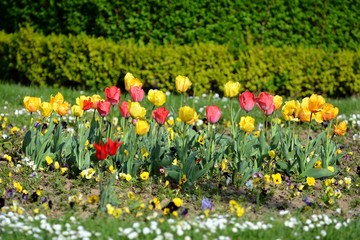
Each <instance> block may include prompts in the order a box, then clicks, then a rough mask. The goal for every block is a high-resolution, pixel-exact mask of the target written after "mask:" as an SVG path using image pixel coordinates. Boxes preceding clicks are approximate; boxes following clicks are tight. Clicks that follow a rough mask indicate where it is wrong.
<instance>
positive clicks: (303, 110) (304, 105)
mask: <svg viewBox="0 0 360 240" xmlns="http://www.w3.org/2000/svg"><path fill="white" fill-rule="evenodd" d="M309 99H310V98H308V97H306V98H303V100H302V102H301V104H300V111H299V114H298V116H299V118H300V120H301V121H302V122H310V117H311V120H313V119H315V121H316V122H318V123H322V122H323V116H322V115H323V113H322V112H314V113H312V112H311V111H310V110H309Z"/></svg>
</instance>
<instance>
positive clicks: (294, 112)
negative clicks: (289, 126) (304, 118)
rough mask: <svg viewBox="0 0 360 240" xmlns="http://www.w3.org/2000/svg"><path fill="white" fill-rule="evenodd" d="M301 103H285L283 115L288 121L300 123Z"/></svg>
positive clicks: (292, 101)
mask: <svg viewBox="0 0 360 240" xmlns="http://www.w3.org/2000/svg"><path fill="white" fill-rule="evenodd" d="M299 111H300V102H299V101H295V100H291V101H288V102H285V105H284V106H283V108H282V114H283V117H284V119H285V120H286V121H299V118H298V117H299Z"/></svg>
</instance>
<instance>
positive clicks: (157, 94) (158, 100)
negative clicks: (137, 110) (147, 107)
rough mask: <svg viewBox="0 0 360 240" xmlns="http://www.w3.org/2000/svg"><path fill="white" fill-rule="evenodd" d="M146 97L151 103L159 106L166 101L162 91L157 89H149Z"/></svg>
mask: <svg viewBox="0 0 360 240" xmlns="http://www.w3.org/2000/svg"><path fill="white" fill-rule="evenodd" d="M148 99H149V101H150V102H151V103H152V104H154V105H155V106H157V107H160V106H162V105H164V103H165V102H166V94H165V93H164V92H163V91H160V90H157V89H155V90H153V89H150V90H149V92H148Z"/></svg>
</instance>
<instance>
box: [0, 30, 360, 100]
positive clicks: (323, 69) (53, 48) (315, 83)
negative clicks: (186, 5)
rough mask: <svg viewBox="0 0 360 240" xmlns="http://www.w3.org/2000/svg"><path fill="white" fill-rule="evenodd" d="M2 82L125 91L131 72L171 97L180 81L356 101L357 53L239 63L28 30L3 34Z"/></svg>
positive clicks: (207, 51) (198, 51) (245, 58)
mask: <svg viewBox="0 0 360 240" xmlns="http://www.w3.org/2000/svg"><path fill="white" fill-rule="evenodd" d="M0 54H1V56H3V57H2V58H1V68H0V69H1V71H2V72H1V73H0V74H1V75H2V76H5V78H8V79H11V80H13V81H16V82H22V83H24V84H36V85H40V86H46V85H49V86H54V87H59V86H65V87H76V88H82V89H103V88H104V87H106V86H110V85H113V84H116V85H118V86H120V87H122V86H123V79H124V76H125V74H126V72H132V73H133V74H134V75H135V76H137V77H138V78H140V79H141V80H142V81H143V82H144V83H145V85H144V87H145V88H147V89H149V88H159V89H164V90H171V91H174V87H175V84H174V81H175V78H176V76H177V75H186V76H188V77H189V78H190V79H191V81H193V83H194V85H193V88H192V89H193V90H194V91H195V94H197V95H199V94H201V93H204V92H210V91H213V92H219V93H222V87H223V85H224V84H225V83H226V82H227V81H229V80H233V81H239V82H240V83H241V84H242V86H243V89H244V90H245V89H246V90H250V91H270V92H272V93H276V94H281V95H284V96H291V97H296V96H308V95H309V94H311V93H320V94H325V95H327V96H332V97H342V96H350V95H355V94H359V93H360V50H358V51H345V50H343V51H339V52H331V51H326V50H324V49H315V48H304V47H297V48H293V47H286V46H285V47H282V48H277V47H274V46H260V45H255V46H249V47H248V50H246V51H238V52H237V53H236V57H234V55H233V54H232V53H230V51H229V49H228V48H227V47H225V46H222V45H217V44H213V43H201V44H196V45H193V46H189V45H185V46H180V45H164V46H156V45H153V44H147V45H144V44H143V45H139V44H136V43H134V42H132V41H124V42H122V43H120V44H115V43H114V42H113V41H111V40H105V39H103V38H90V37H87V36H86V35H79V36H70V37H67V36H63V35H50V36H43V35H42V34H38V33H35V32H33V30H32V29H31V28H24V29H21V30H20V32H19V33H17V34H5V33H4V32H1V33H0Z"/></svg>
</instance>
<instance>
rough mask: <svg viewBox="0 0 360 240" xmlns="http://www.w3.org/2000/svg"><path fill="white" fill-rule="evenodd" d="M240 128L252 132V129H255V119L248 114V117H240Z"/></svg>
mask: <svg viewBox="0 0 360 240" xmlns="http://www.w3.org/2000/svg"><path fill="white" fill-rule="evenodd" d="M240 128H241V129H242V130H243V131H245V132H247V133H250V132H252V131H254V129H255V119H254V118H252V117H250V116H246V117H241V119H240Z"/></svg>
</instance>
